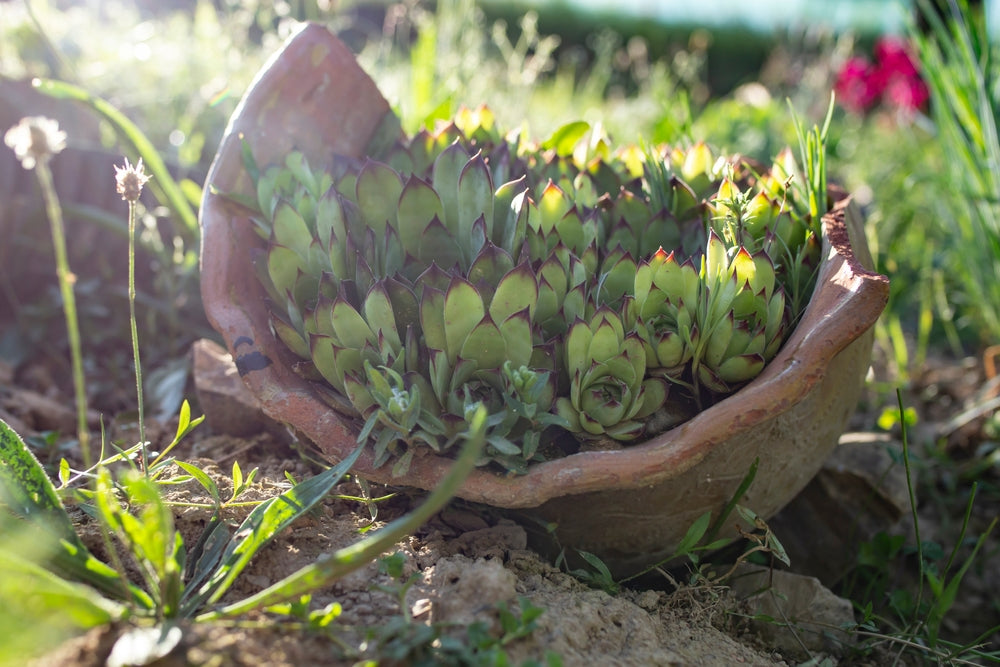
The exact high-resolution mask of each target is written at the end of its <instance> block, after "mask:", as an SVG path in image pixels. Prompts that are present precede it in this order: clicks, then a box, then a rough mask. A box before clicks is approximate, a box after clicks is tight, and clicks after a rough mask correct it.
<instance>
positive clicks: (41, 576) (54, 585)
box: [0, 526, 128, 629]
mask: <svg viewBox="0 0 1000 667" xmlns="http://www.w3.org/2000/svg"><path fill="white" fill-rule="evenodd" d="M8 528H9V526H8ZM18 537H21V538H23V537H26V536H24V535H20V536H18ZM35 546H36V547H38V546H40V545H39V544H36V545H35ZM51 547H52V548H53V549H54V548H58V547H56V546H55V545H51ZM41 549H42V550H43V552H44V550H45V547H44V546H42V547H41ZM22 603H23V606H22ZM0 604H2V605H3V607H4V610H5V613H16V614H18V615H23V616H24V617H30V618H31V619H32V621H33V622H34V623H42V624H53V625H63V626H73V627H76V628H81V629H87V628H93V627H97V626H100V625H106V624H108V623H111V622H113V621H116V620H120V619H123V618H126V617H127V616H128V609H127V608H126V607H125V606H124V605H122V604H119V603H118V602H115V601H113V600H110V599H108V598H106V597H104V596H103V595H101V594H100V593H98V592H97V591H96V590H94V589H93V588H91V587H90V586H85V585H83V584H79V583H75V582H71V581H68V580H66V579H64V578H62V577H61V576H59V575H57V574H55V573H53V572H51V571H49V570H47V569H45V568H44V567H42V566H41V565H40V564H39V563H37V562H35V561H34V560H29V559H27V558H24V557H23V556H21V555H19V554H15V553H12V552H9V551H6V550H4V549H0ZM6 629H9V628H6Z"/></svg>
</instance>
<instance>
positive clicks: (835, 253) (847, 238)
mask: <svg viewBox="0 0 1000 667" xmlns="http://www.w3.org/2000/svg"><path fill="white" fill-rule="evenodd" d="M387 113H388V105H387V104H386V102H385V100H384V99H383V98H382V96H381V95H380V94H379V92H378V89H377V88H376V86H375V84H374V83H373V82H372V81H371V79H369V78H368V76H367V75H366V74H365V73H364V72H363V71H362V70H361V69H360V68H359V66H358V65H357V63H356V61H355V60H354V59H353V57H352V56H351V54H350V52H349V51H348V50H347V49H346V48H345V47H344V46H343V44H341V43H340V42H339V41H338V40H337V39H336V38H335V37H333V36H332V35H331V34H330V33H329V32H328V31H327V30H326V29H324V28H321V27H319V26H315V25H310V26H306V27H305V28H304V29H302V30H301V31H300V32H299V33H298V34H296V35H295V36H293V37H292V38H291V39H290V41H289V42H288V43H287V44H286V46H285V48H284V50H282V51H281V52H279V53H278V54H277V55H276V56H275V57H274V58H273V59H272V60H271V62H270V63H269V64H268V65H267V66H266V67H265V69H264V70H263V71H262V73H261V74H260V75H259V77H258V79H257V81H256V82H255V83H254V84H253V85H252V87H251V89H250V90H249V91H248V93H247V95H246V96H245V97H244V99H243V101H242V102H241V104H240V107H239V108H238V109H237V111H236V113H235V115H234V117H233V119H232V121H231V125H230V128H229V129H228V131H227V134H226V137H225V138H224V140H223V142H222V145H221V147H220V149H219V152H218V154H217V156H216V159H215V162H214V163H213V166H212V169H211V172H210V174H209V177H208V184H209V186H210V187H208V188H206V190H205V192H206V195H205V199H204V200H203V202H202V210H201V221H202V225H203V247H202V291H203V300H204V304H205V308H206V312H207V314H208V317H209V320H210V321H211V322H212V324H213V326H215V328H216V329H217V330H218V331H219V332H220V333H221V334H222V335H223V337H224V339H225V341H226V343H227V345H228V347H229V350H230V352H232V354H233V355H234V358H235V359H236V363H237V366H238V367H239V368H240V372H241V376H242V378H243V380H244V382H245V383H246V384H247V386H248V387H249V389H250V391H251V393H253V394H254V396H256V397H257V399H258V400H259V401H260V404H261V406H262V409H263V410H264V411H265V412H266V413H267V414H268V415H269V416H270V417H272V418H273V419H275V420H277V421H280V422H283V423H286V424H289V425H290V426H291V427H292V428H294V430H295V431H296V432H297V433H298V434H299V435H300V436H302V437H303V438H304V439H305V440H307V441H310V442H312V443H314V444H315V445H316V446H317V447H319V448H320V449H321V450H322V451H323V452H324V454H325V455H326V456H327V457H328V458H329V459H331V460H339V459H341V458H343V457H344V456H346V455H347V453H349V452H350V451H352V450H353V448H354V446H355V440H356V433H355V431H354V430H353V428H354V427H353V426H352V425H350V424H347V423H345V422H344V421H343V420H342V419H341V418H339V417H338V415H337V414H336V413H334V412H333V411H332V410H330V409H329V408H328V407H327V406H326V404H325V403H324V402H323V401H322V400H320V399H319V398H318V396H317V395H316V394H315V391H314V389H313V388H312V387H311V386H310V384H309V383H308V382H306V381H305V380H303V379H301V378H300V377H298V376H297V375H295V374H294V373H293V372H292V370H291V366H290V362H291V361H292V360H291V359H290V353H289V352H288V351H286V350H285V349H284V348H283V347H282V346H281V344H280V343H279V342H278V341H277V340H275V338H274V336H273V335H272V333H271V332H270V330H269V327H268V321H267V315H266V309H265V305H264V299H263V290H262V288H261V287H260V286H259V285H258V283H257V281H256V278H255V276H254V274H253V269H252V266H251V263H250V261H249V255H250V251H251V249H252V248H254V247H257V246H259V245H260V243H261V241H260V239H259V238H258V237H257V236H256V234H255V233H254V232H253V230H252V229H251V224H250V223H249V221H248V220H246V218H245V215H244V214H243V213H242V212H241V211H240V210H238V208H237V207H236V206H235V205H233V204H231V203H228V202H227V200H225V199H224V198H223V197H221V196H219V195H218V194H217V193H218V192H231V191H234V190H239V189H240V188H245V187H246V185H247V183H246V177H245V176H243V175H242V167H241V164H240V151H241V140H242V139H241V138H245V139H246V141H247V142H249V144H250V145H251V146H252V148H253V150H254V154H255V156H256V158H257V160H258V162H259V163H268V162H270V161H272V160H277V159H281V158H283V156H284V155H285V154H287V152H289V151H290V150H292V149H298V150H302V151H303V152H304V153H306V155H307V157H309V158H310V161H311V162H313V163H316V164H324V161H326V160H329V156H330V155H331V154H332V153H334V152H341V153H347V154H355V155H356V154H358V153H359V152H361V151H363V150H364V147H365V146H366V145H367V144H368V141H369V140H370V138H371V137H372V136H373V134H374V133H375V131H376V129H377V128H378V127H379V125H380V123H381V121H382V119H383V118H384V117H385V115H386V114H387ZM834 194H835V196H836V197H838V198H839V201H838V202H837V204H836V206H835V208H834V210H833V212H832V213H831V214H829V215H827V216H826V217H825V218H824V231H825V234H824V245H823V252H824V253H825V254H824V256H825V260H824V263H823V266H822V268H821V273H820V276H819V279H818V285H817V289H816V292H815V294H814V295H813V298H812V300H811V302H810V304H809V307H808V308H807V310H806V312H805V314H804V316H803V318H802V320H801V321H800V323H799V324H798V326H797V328H796V330H795V331H794V333H793V334H792V336H791V338H790V339H789V340H788V341H787V342H786V343H785V345H784V347H783V349H782V350H781V352H780V353H779V354H778V356H777V357H776V358H775V359H774V360H773V361H772V362H771V363H770V364H769V365H768V367H767V368H766V369H765V371H764V372H763V373H762V375H761V376H760V377H758V378H757V379H756V380H755V381H754V382H753V383H751V384H750V385H749V386H747V387H746V388H744V389H743V390H741V391H739V392H737V393H736V394H734V395H733V396H731V397H729V398H728V399H726V400H724V401H722V402H720V403H719V404H717V405H716V406H713V407H712V408H711V409H709V410H706V411H704V412H703V413H701V414H700V415H698V416H697V417H696V418H694V419H692V420H691V421H689V422H687V423H685V424H683V425H681V426H679V427H677V428H675V429H672V430H670V431H667V432H666V433H663V434H661V435H658V436H656V437H655V438H653V439H651V440H648V441H646V442H644V443H642V444H640V445H636V446H632V447H628V448H623V449H620V450H616V451H589V452H582V453H579V454H575V455H573V456H568V457H565V458H562V459H557V460H553V461H547V462H544V463H540V464H537V465H534V466H532V467H531V469H530V470H529V472H528V474H526V475H523V476H518V477H512V476H506V475H499V474H496V473H494V472H493V471H490V470H485V469H481V470H477V471H475V472H474V473H473V474H472V475H471V476H470V477H469V479H468V480H467V481H466V483H465V485H464V486H463V487H462V489H461V490H460V491H459V496H460V497H462V498H465V499H468V500H472V501H475V502H479V503H485V504H488V505H492V506H495V507H503V508H513V509H531V512H532V513H534V514H535V515H537V516H540V517H541V518H542V519H543V520H545V521H547V522H550V523H555V524H557V528H556V531H557V535H558V538H559V540H560V542H561V544H562V545H563V546H576V547H578V548H585V549H588V550H591V551H593V552H594V553H597V554H598V555H599V556H601V557H602V558H604V559H605V561H607V562H608V563H609V564H610V565H611V566H612V568H613V569H614V570H615V571H616V572H617V573H625V572H628V571H631V570H634V569H636V568H637V567H640V566H642V565H644V564H647V563H649V562H651V561H655V560H657V559H659V558H661V557H662V556H664V555H669V554H670V553H671V551H672V549H673V547H674V545H676V543H677V541H678V540H679V539H680V537H681V536H683V534H684V532H685V531H686V530H687V527H688V526H689V525H690V523H691V521H692V520H693V519H694V518H695V517H697V516H699V515H700V514H702V513H703V512H705V511H708V510H711V511H714V512H718V511H719V510H720V509H721V508H722V507H723V506H724V504H725V502H726V501H728V500H729V498H730V497H731V496H732V495H733V492H734V491H735V489H736V488H737V486H738V485H739V482H740V480H741V479H742V478H743V477H744V475H745V474H746V473H747V471H748V470H749V467H750V465H751V463H752V462H753V461H754V460H755V459H759V461H760V469H759V471H758V474H757V479H758V482H757V483H756V484H754V486H753V487H751V489H750V491H749V493H748V494H747V496H746V497H745V498H742V499H741V501H742V502H743V503H744V504H747V505H749V506H750V507H752V508H753V509H754V510H755V511H756V512H757V513H758V514H760V515H761V516H764V517H767V516H770V515H771V514H773V513H774V512H775V511H777V510H778V509H779V508H780V507H781V506H782V505H784V504H785V503H786V502H788V500H790V499H791V498H792V497H793V496H794V495H795V494H796V493H798V492H799V491H800V490H801V489H802V488H803V487H804V486H805V484H806V483H807V482H808V480H809V479H810V478H811V477H812V476H813V475H814V474H815V473H816V471H817V470H818V469H819V467H820V465H821V464H822V462H823V460H824V459H825V458H826V456H827V454H828V453H829V451H830V450H831V449H832V448H833V447H834V446H835V445H836V443H837V438H838V436H839V434H840V432H841V431H842V430H843V427H844V424H845V423H846V420H847V417H848V415H849V414H850V412H851V411H852V410H853V408H854V405H855V403H856V401H857V397H858V392H859V390H860V384H861V380H862V378H863V375H864V373H865V370H866V369H867V366H868V357H869V353H870V350H871V342H872V339H871V334H870V333H868V331H869V328H870V326H871V325H872V324H873V323H874V321H875V320H876V318H877V317H878V315H879V313H881V311H882V309H883V307H884V305H885V302H886V299H887V297H888V281H887V280H886V279H885V277H883V276H879V275H877V274H873V273H871V272H869V271H868V270H866V269H865V268H864V267H865V266H870V257H868V256H867V251H866V249H865V247H864V243H865V241H864V234H863V230H862V228H861V225H862V220H861V217H860V214H859V212H858V209H857V208H856V207H855V206H853V205H852V204H851V203H850V199H849V197H846V196H844V195H843V194H842V193H840V194H836V193H834ZM449 465H450V460H449V459H447V458H441V457H436V456H423V457H417V458H416V459H415V460H414V461H413V463H412V465H411V467H410V471H409V473H408V474H407V475H405V476H403V477H400V478H395V479H394V478H392V477H391V472H390V470H389V467H388V466H385V467H383V468H378V469H376V468H374V467H373V465H372V458H371V455H370V453H369V454H367V455H363V456H362V458H361V459H360V460H359V462H358V463H357V464H356V466H355V469H354V472H355V473H356V474H358V475H361V476H364V477H367V478H369V479H372V480H374V481H380V482H385V483H396V484H404V485H409V486H414V487H418V488H423V489H430V488H434V487H435V486H436V485H437V484H438V483H439V481H440V480H441V479H442V477H443V476H444V475H445V473H446V472H447V470H448V467H449Z"/></svg>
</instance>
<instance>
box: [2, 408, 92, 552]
mask: <svg viewBox="0 0 1000 667" xmlns="http://www.w3.org/2000/svg"><path fill="white" fill-rule="evenodd" d="M0 461H3V465H0V504H3V505H5V506H6V507H7V509H8V511H10V512H11V513H12V514H13V515H14V516H16V517H19V518H21V519H24V520H26V521H30V522H31V523H33V524H35V525H38V526H41V527H43V528H44V529H45V530H47V531H49V532H50V533H52V535H53V536H55V537H56V538H57V539H63V540H66V541H67V542H69V543H70V544H72V545H73V546H74V547H75V548H78V549H80V550H81V551H84V550H85V547H84V546H83V543H82V542H81V541H80V538H79V537H77V534H76V530H75V529H74V528H73V522H72V521H71V520H70V518H69V515H68V514H66V509H65V508H64V507H63V504H62V501H61V500H60V499H59V494H57V493H56V489H55V487H54V486H53V485H52V480H50V479H49V476H48V475H46V474H45V470H44V469H43V468H42V466H41V464H40V463H39V462H38V459H36V458H35V456H34V454H32V453H31V450H29V449H28V447H27V445H25V444H24V441H23V440H22V439H21V436H19V435H18V434H17V433H16V432H15V431H14V429H12V428H11V427H10V426H8V425H7V423H6V422H5V421H3V420H0Z"/></svg>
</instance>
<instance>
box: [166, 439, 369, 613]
mask: <svg viewBox="0 0 1000 667" xmlns="http://www.w3.org/2000/svg"><path fill="white" fill-rule="evenodd" d="M362 449H363V446H359V447H358V448H357V449H355V450H354V452H353V453H352V454H351V455H350V456H348V457H347V458H346V459H344V460H343V461H341V462H340V463H338V464H337V465H336V466H334V467H332V468H329V469H328V470H325V471H324V472H322V473H321V474H319V475H316V476H315V477H312V478H310V479H307V480H306V481H304V482H302V483H301V484H296V485H295V486H294V487H292V488H291V489H289V490H288V491H286V492H285V493H283V494H281V495H280V496H277V497H275V498H272V499H271V500H269V501H268V502H266V503H263V504H261V505H258V506H257V507H256V508H254V510H253V512H251V513H250V515H249V516H248V517H247V518H246V519H244V521H243V523H242V524H241V525H240V527H239V529H237V531H236V534H235V535H234V536H233V538H232V539H231V540H230V542H229V544H228V546H227V547H226V550H225V552H224V553H223V555H222V562H221V564H220V565H219V567H218V569H216V571H215V574H214V575H213V576H212V577H211V578H210V579H209V580H208V582H206V583H205V585H204V586H202V588H201V589H200V590H199V591H198V593H197V594H195V595H194V596H193V597H192V598H191V599H190V600H189V601H188V602H187V604H186V605H185V613H192V612H194V611H196V610H197V609H198V608H199V607H200V606H201V605H202V604H214V603H215V602H216V601H218V599H219V598H221V597H222V596H223V595H224V594H225V592H226V591H227V590H229V587H230V586H232V584H233V582H234V581H235V580H236V577H238V576H239V575H240V573H241V572H242V571H243V570H244V569H245V568H246V566H247V565H248V564H249V563H250V560H251V559H252V558H253V557H254V555H256V554H257V552H258V551H260V549H261V548H262V547H263V546H264V545H265V544H267V543H268V542H270V541H271V539H273V538H274V537H275V536H276V535H277V534H278V533H280V532H281V531H282V530H284V529H285V528H287V527H288V526H289V525H290V524H291V523H292V522H293V521H295V520H296V519H298V518H299V517H300V516H302V515H303V514H305V513H306V512H308V511H309V510H310V509H312V507H313V506H314V505H315V504H316V503H317V502H319V501H320V500H322V499H323V498H324V497H325V496H326V495H327V494H328V493H329V492H330V490H331V489H332V488H333V487H334V486H336V484H337V483H338V482H340V480H341V479H343V477H344V475H346V474H347V472H348V471H349V470H350V469H351V466H352V465H354V462H355V461H357V460H358V456H360V455H361V451H362Z"/></svg>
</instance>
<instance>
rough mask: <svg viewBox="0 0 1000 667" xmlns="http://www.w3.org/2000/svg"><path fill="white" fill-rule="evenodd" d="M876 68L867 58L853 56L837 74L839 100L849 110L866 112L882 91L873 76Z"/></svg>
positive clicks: (835, 88)
mask: <svg viewBox="0 0 1000 667" xmlns="http://www.w3.org/2000/svg"><path fill="white" fill-rule="evenodd" d="M873 73H874V70H873V68H872V66H871V64H870V63H869V62H868V60H866V59H865V58H851V59H850V60H848V61H847V62H846V63H844V66H843V67H842V68H841V69H840V72H839V73H838V74H837V82H836V84H834V90H835V91H836V93H837V100H838V101H839V102H840V103H841V104H842V105H844V108H846V109H847V110H849V111H853V112H854V113H864V112H865V111H867V110H868V109H870V108H871V107H872V106H874V104H875V101H876V100H877V99H878V95H879V93H880V92H881V91H880V90H879V88H878V87H877V85H875V84H876V82H875V80H874V78H873V76H872V74H873Z"/></svg>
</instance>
